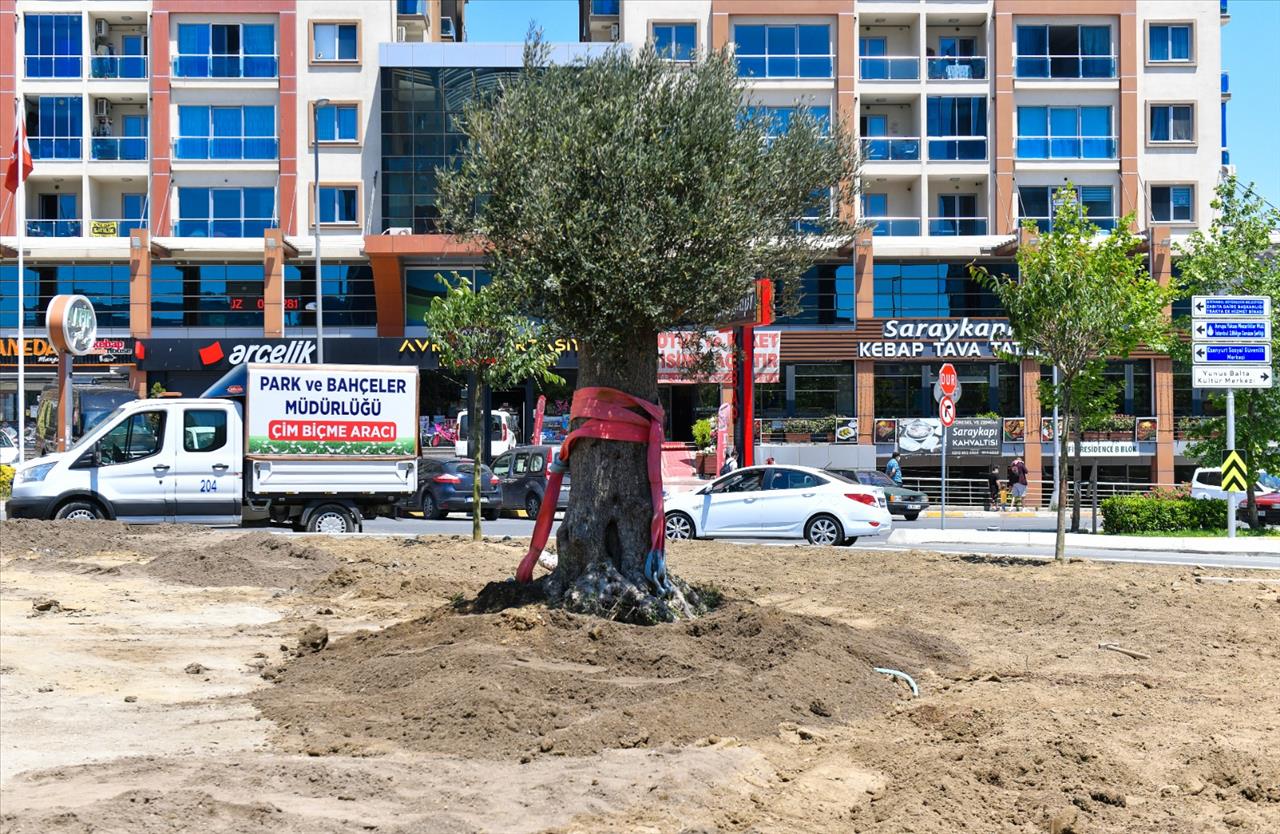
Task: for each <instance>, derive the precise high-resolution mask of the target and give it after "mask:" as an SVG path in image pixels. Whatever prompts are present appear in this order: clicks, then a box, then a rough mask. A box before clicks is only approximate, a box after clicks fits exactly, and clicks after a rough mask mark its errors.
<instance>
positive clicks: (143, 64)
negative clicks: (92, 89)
mask: <svg viewBox="0 0 1280 834" xmlns="http://www.w3.org/2000/svg"><path fill="white" fill-rule="evenodd" d="M89 74H90V75H91V76H92V77H94V78H146V77H147V56H145V55H94V56H93V57H92V58H90V59H89Z"/></svg>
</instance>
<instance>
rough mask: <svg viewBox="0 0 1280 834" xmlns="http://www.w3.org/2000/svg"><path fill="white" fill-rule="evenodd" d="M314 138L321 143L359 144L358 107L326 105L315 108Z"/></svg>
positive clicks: (351, 105)
mask: <svg viewBox="0 0 1280 834" xmlns="http://www.w3.org/2000/svg"><path fill="white" fill-rule="evenodd" d="M315 119H316V124H315V130H316V137H317V138H318V139H319V140H320V141H321V142H359V141H360V105H358V104H326V105H325V106H324V107H317V108H315Z"/></svg>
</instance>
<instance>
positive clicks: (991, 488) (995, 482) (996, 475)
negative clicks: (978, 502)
mask: <svg viewBox="0 0 1280 834" xmlns="http://www.w3.org/2000/svg"><path fill="white" fill-rule="evenodd" d="M992 507H995V508H996V509H997V510H1003V509H1004V504H1003V503H1002V502H1001V501H1000V467H999V466H997V465H995V464H994V463H993V464H991V471H990V472H988V473H987V506H986V509H988V510H990V509H991V508H992Z"/></svg>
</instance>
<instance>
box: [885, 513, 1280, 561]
mask: <svg viewBox="0 0 1280 834" xmlns="http://www.w3.org/2000/svg"><path fill="white" fill-rule="evenodd" d="M947 517H948V518H950V517H951V513H950V512H948V513H947ZM1066 538H1067V547H1077V548H1089V549H1093V550H1150V551H1158V552H1166V553H1168V552H1180V553H1209V554H1225V553H1233V554H1255V553H1256V554H1267V555H1280V539H1278V538H1255V537H1245V538H1237V539H1228V538H1225V537H1223V538H1208V537H1194V536H1193V537H1188V538H1181V537H1174V536H1107V535H1097V536H1095V535H1092V534H1090V533H1067V537H1066ZM889 543H890V544H902V545H931V544H932V545H955V544H981V545H1007V546H1014V547H1053V545H1054V534H1053V533H1032V532H1019V531H1007V530H937V529H933V530H930V529H904V528H896V529H895V530H894V531H893V532H892V533H890V534H889Z"/></svg>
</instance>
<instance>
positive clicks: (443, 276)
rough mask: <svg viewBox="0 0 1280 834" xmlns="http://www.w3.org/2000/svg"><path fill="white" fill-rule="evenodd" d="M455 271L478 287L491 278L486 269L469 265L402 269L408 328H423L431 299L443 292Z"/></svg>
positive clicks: (481, 286) (485, 285)
mask: <svg viewBox="0 0 1280 834" xmlns="http://www.w3.org/2000/svg"><path fill="white" fill-rule="evenodd" d="M454 272H457V273H458V274H459V275H460V276H462V277H463V278H466V279H467V280H468V281H470V282H471V286H472V287H474V288H476V289H477V290H478V289H482V288H483V287H487V286H489V283H490V282H491V281H492V280H493V279H492V277H491V276H490V275H489V273H488V272H487V271H486V270H483V269H473V268H470V267H452V266H447V267H443V268H438V269H421V268H413V267H410V268H408V269H406V270H405V271H404V297H405V324H406V326H407V327H410V328H414V327H417V328H424V327H425V326H426V325H425V321H424V316H425V315H426V312H427V308H428V307H430V306H431V299H433V298H436V297H439V296H443V295H444V294H445V286H446V282H448V283H449V284H452V283H453V273H454Z"/></svg>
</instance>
